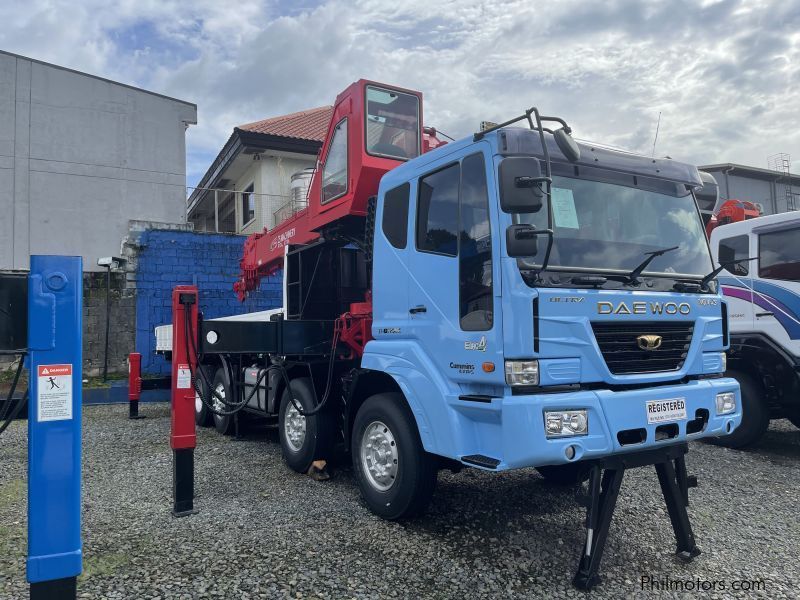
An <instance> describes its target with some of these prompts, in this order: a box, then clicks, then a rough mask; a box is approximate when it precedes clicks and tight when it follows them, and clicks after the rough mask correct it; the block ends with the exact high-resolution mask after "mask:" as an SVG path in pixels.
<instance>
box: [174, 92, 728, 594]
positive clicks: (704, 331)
mask: <svg viewBox="0 0 800 600" xmlns="http://www.w3.org/2000/svg"><path fill="white" fill-rule="evenodd" d="M354 86H355V87H352V86H351V88H349V90H350V92H349V93H351V94H356V95H357V94H363V96H361V97H360V98H359V97H356V98H355V99H353V97H350V98H349V100H348V98H347V97H345V100H348V101H347V102H344V101H343V100H342V97H341V96H340V100H337V104H336V105H335V113H334V116H333V118H332V121H331V128H330V131H329V135H328V139H327V140H326V141H325V143H324V145H323V148H322V152H321V154H320V160H319V162H318V165H317V169H316V172H315V175H314V181H315V182H316V183H312V185H311V188H310V192H309V196H308V203H309V205H308V209H307V210H308V211H309V213H308V223H310V225H308V224H307V223H306V222H305V221H304V220H303V219H304V218H305V217H303V216H302V215H296V217H297V218H296V219H295V220H294V221H293V222H292V223H290V224H289V226H288V228H284V229H283V230H280V228H276V229H275V230H272V231H270V232H265V234H264V235H265V236H266V242H267V243H266V246H265V247H267V248H270V249H271V250H274V249H275V248H276V245H277V244H279V243H285V246H284V247H283V248H282V254H283V256H282V264H283V268H284V280H285V281H284V286H285V291H284V306H283V308H282V309H280V310H277V311H270V312H268V313H262V314H260V315H255V316H253V315H250V316H243V317H240V318H237V317H230V318H226V319H221V320H202V318H201V319H200V320H199V322H197V323H189V322H188V321H187V329H188V331H189V335H187V342H186V344H187V346H189V347H191V349H190V350H189V349H187V352H190V353H191V355H193V356H196V358H197V362H198V364H199V365H200V366H199V367H198V368H197V369H196V370H195V372H194V373H193V375H194V382H195V387H196V390H197V392H198V393H197V407H196V408H197V415H196V416H197V422H198V423H199V424H210V423H211V422H212V421H213V423H214V424H215V426H216V427H217V428H218V429H219V430H220V431H221V432H223V433H228V432H230V431H232V429H234V428H235V427H236V424H237V420H238V419H239V418H240V417H241V416H244V415H246V414H257V415H260V416H271V417H274V418H276V419H277V424H278V429H279V433H280V441H281V445H282V450H283V456H284V458H285V459H286V462H287V463H288V464H289V466H290V467H291V468H293V469H295V470H296V471H299V472H308V471H309V469H312V470H313V469H314V468H315V466H314V465H315V464H318V461H320V460H326V459H329V458H330V457H331V456H332V455H334V454H335V453H337V452H340V451H341V452H345V453H349V455H350V456H351V458H352V463H353V467H354V470H355V474H356V478H357V480H358V483H359V486H360V489H361V492H362V496H363V498H364V500H365V501H366V504H367V505H368V506H369V508H370V509H371V510H372V511H374V512H375V513H377V514H378V515H380V516H382V517H385V518H388V519H400V518H406V517H411V516H415V515H419V514H421V513H422V512H423V511H424V510H425V508H426V506H427V504H428V502H429V501H430V499H431V496H432V493H433V490H434V486H435V483H436V477H437V471H438V470H439V469H441V468H451V469H458V468H462V467H464V466H467V467H474V468H479V469H483V470H486V471H504V470H506V469H518V468H523V467H536V468H537V469H538V470H539V472H540V473H541V474H542V475H543V476H544V477H545V478H546V479H550V480H553V481H555V482H559V483H574V484H576V485H578V484H580V485H581V488H580V489H581V490H582V492H581V494H580V499H581V502H582V503H583V504H584V505H585V506H586V509H587V517H586V527H587V538H586V545H585V547H584V548H583V549H582V551H581V555H580V566H579V569H578V573H577V575H576V577H575V583H576V585H578V586H580V587H583V588H590V587H592V586H593V585H594V584H596V583H597V582H598V581H599V578H598V575H597V573H598V566H599V562H600V557H601V555H602V550H603V547H604V543H605V539H606V535H607V533H608V528H609V523H610V520H611V516H612V514H613V510H614V504H615V501H616V498H617V493H618V492H619V488H620V485H621V481H622V477H623V474H624V471H625V470H626V469H627V468H631V467H638V466H645V465H654V466H655V469H656V471H657V473H658V479H659V483H660V486H661V489H662V492H663V494H664V498H665V502H666V506H667V509H668V513H669V515H670V519H671V522H672V525H673V528H674V532H675V536H676V539H677V551H678V555H679V556H681V557H682V558H684V559H687V560H690V559H691V558H693V557H694V556H696V555H697V554H699V550H698V549H697V546H696V544H695V541H694V537H693V534H692V530H691V527H690V525H689V520H688V514H687V510H686V506H687V505H688V489H689V488H690V487H692V485H694V483H695V481H694V478H693V477H691V476H690V475H688V474H687V472H686V465H685V461H684V456H685V453H686V452H687V448H688V447H687V442H688V441H690V440H693V439H700V438H706V437H713V436H723V435H726V434H729V433H731V432H732V431H733V430H734V429H735V428H736V427H737V425H738V424H739V421H740V418H741V413H740V397H739V386H738V384H737V382H736V381H735V380H734V379H731V378H726V377H723V375H722V374H723V372H724V371H725V350H726V348H727V346H728V326H727V311H726V306H725V302H724V301H723V299H722V297H721V296H720V294H719V291H718V287H717V283H716V281H715V276H716V275H717V273H718V272H719V270H720V269H715V268H714V265H713V264H712V261H711V255H710V252H709V247H708V243H707V240H706V237H705V235H704V230H703V225H702V221H701V218H700V214H699V211H698V208H697V204H696V201H695V197H694V194H693V190H695V189H697V188H699V187H700V186H701V185H702V182H701V180H700V176H699V175H698V172H697V169H696V168H695V167H693V166H690V165H687V164H683V163H680V162H676V161H673V160H669V159H653V158H647V157H644V156H638V155H634V154H630V153H625V152H621V151H618V150H612V149H608V148H604V147H600V146H595V145H591V144H587V143H578V142H576V141H575V140H573V139H572V137H571V136H570V129H569V127H568V126H567V124H566V123H565V122H564V121H563V120H561V119H559V118H556V117H545V116H541V115H539V113H538V111H537V110H536V109H531V110H529V111H526V112H525V114H523V115H521V116H520V117H518V118H517V119H512V120H510V121H508V122H506V123H502V124H499V125H495V126H491V127H488V128H486V129H485V130H482V131H480V132H478V133H476V134H474V135H473V136H470V137H469V138H467V139H463V140H460V141H455V142H452V143H449V144H444V145H438V144H437V145H436V146H438V147H433V148H431V145H430V144H429V146H428V148H427V150H428V151H424V150H425V149H426V148H425V146H424V145H423V136H424V135H425V134H428V135H432V134H433V133H435V132H432V130H428V129H427V128H423V127H422V125H421V97H419V95H417V94H416V93H413V92H409V91H407V90H400V89H397V88H389V87H388V86H383V85H381V84H376V83H373V82H357V84H354ZM345 96H346V95H345ZM544 123H548V124H555V126H557V127H558V129H555V130H551V129H548V128H546V127H544V125H543V124H544ZM519 125H523V127H520V126H519ZM525 125H527V127H525ZM404 136H405V137H404ZM342 138H344V142H343V143H342ZM373 159H374V160H375V161H376V162H370V161H371V160H373ZM380 161H383V162H380ZM376 164H377V165H378V166H377V167H375V165H376ZM376 173H377V176H376ZM365 181H366V182H367V184H364V185H362V184H363V183H364V182H365ZM369 182H373V183H374V184H375V185H376V186H377V187H375V188H371V187H370V185H371V184H370V183H369ZM378 182H379V184H378ZM348 194H350V195H349V196H348ZM359 194H361V195H362V196H363V197H364V202H363V210H361V207H360V205H359V204H358V202H359V200H358V199H359V196H358V195H359ZM367 196H370V197H371V198H369V199H367ZM340 198H344V199H346V200H347V201H348V202H350V203H351V204H350V206H349V207H348V208H347V209H346V210H344V211H343V212H342V214H344V215H345V216H341V217H339V216H337V218H335V219H331V220H329V221H327V222H323V220H320V215H324V211H325V210H326V206H328V205H329V204H331V203H335V201H336V200H337V199H340ZM304 227H309V228H310V230H312V231H314V232H315V235H317V236H318V237H316V239H313V240H311V241H308V242H307V243H303V244H299V245H293V244H292V237H293V236H298V237H299V236H300V235H301V234H303V232H304ZM273 234H274V237H273V238H272V240H273V242H272V243H270V242H269V239H270V238H269V236H270V235H273ZM275 240H280V242H275ZM242 281H244V280H242ZM186 315H189V311H188V310H187V311H186ZM187 320H188V316H187ZM195 340H196V341H195Z"/></svg>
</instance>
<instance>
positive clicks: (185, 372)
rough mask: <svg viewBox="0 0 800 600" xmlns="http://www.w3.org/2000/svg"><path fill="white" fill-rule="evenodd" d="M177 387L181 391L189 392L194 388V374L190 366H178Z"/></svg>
mask: <svg viewBox="0 0 800 600" xmlns="http://www.w3.org/2000/svg"><path fill="white" fill-rule="evenodd" d="M175 387H176V388H177V389H179V390H188V389H189V388H190V387H192V372H191V371H190V370H189V365H183V364H179V365H178V381H177V385H176V386H175Z"/></svg>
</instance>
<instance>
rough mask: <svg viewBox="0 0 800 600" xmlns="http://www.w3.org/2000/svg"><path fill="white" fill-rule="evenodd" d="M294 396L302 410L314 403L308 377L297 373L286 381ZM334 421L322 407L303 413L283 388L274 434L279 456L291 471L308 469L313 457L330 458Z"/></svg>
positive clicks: (312, 389) (326, 409)
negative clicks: (309, 412)
mask: <svg viewBox="0 0 800 600" xmlns="http://www.w3.org/2000/svg"><path fill="white" fill-rule="evenodd" d="M290 385H291V388H292V392H293V393H294V399H295V400H296V401H297V404H298V405H299V406H300V407H301V408H302V409H303V411H304V412H305V411H310V410H312V409H313V408H314V406H316V396H315V394H314V387H313V385H312V383H311V379H309V378H308V377H298V378H297V379H292V381H291V382H290ZM335 428H336V421H335V419H334V418H333V416H332V413H331V411H330V410H329V408H328V407H326V408H325V409H324V410H323V411H322V412H319V413H317V414H315V415H311V416H308V417H304V416H303V415H301V414H300V413H299V412H298V410H297V409H296V408H295V407H294V405H293V404H292V402H291V401H290V400H289V389H288V388H287V389H285V390H283V394H282V395H281V405H280V408H279V410H278V437H279V438H280V440H281V452H282V454H283V460H285V461H286V464H287V465H289V468H291V469H292V470H294V471H297V472H298V473H308V469H309V468H310V467H311V463H312V462H314V461H315V460H330V455H331V454H332V452H333V441H334V439H335V437H334V434H335V430H336V429H335Z"/></svg>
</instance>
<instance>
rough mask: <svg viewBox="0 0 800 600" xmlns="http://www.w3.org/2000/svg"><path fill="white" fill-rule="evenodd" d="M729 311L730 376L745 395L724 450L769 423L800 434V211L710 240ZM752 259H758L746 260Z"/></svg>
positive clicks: (722, 229) (720, 231) (742, 224)
mask: <svg viewBox="0 0 800 600" xmlns="http://www.w3.org/2000/svg"><path fill="white" fill-rule="evenodd" d="M710 243H711V251H712V254H713V256H714V261H715V263H717V262H719V263H720V264H724V263H729V266H728V269H727V270H725V271H723V272H722V274H720V276H719V278H718V281H719V285H720V287H721V292H722V294H723V296H724V298H725V302H726V303H727V306H728V324H729V328H730V337H731V346H730V351H729V354H728V373H727V374H728V375H731V376H733V377H735V378H736V379H738V380H739V383H740V385H741V388H742V402H743V411H744V413H743V416H742V425H741V426H740V427H739V429H737V431H736V432H734V433H733V434H732V435H730V436H728V437H726V438H724V439H721V440H720V443H721V444H725V445H728V446H730V447H742V446H746V445H748V444H751V443H753V442H755V441H756V440H758V438H759V437H760V436H761V434H762V433H763V432H764V431H765V430H766V428H767V426H768V425H769V420H770V419H779V418H788V419H789V420H790V421H791V422H792V423H794V424H795V425H797V426H798V427H800V212H797V211H795V212H788V213H781V214H777V215H768V216H764V217H758V218H755V219H748V220H746V221H739V222H736V223H730V224H728V225H722V226H719V227H717V228H716V229H714V230H713V231H712V233H711V238H710ZM747 258H750V259H752V260H748V261H742V262H735V263H733V261H740V260H742V259H747Z"/></svg>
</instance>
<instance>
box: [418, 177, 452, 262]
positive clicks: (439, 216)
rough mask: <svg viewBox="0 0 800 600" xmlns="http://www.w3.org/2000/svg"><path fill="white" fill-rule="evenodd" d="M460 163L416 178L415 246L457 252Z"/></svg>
mask: <svg viewBox="0 0 800 600" xmlns="http://www.w3.org/2000/svg"><path fill="white" fill-rule="evenodd" d="M459 174H460V166H459V164H454V165H450V166H449V167H445V168H444V169H442V170H441V171H436V172H435V173H431V174H430V175H427V176H426V177H423V178H422V179H420V180H419V197H418V200H417V236H416V237H417V250H420V251H421V252H433V253H435V254H445V255H447V256H456V255H457V254H458V183H459V181H458V180H459Z"/></svg>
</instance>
